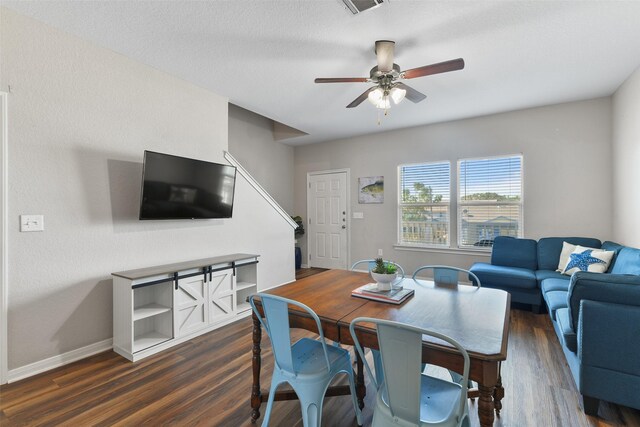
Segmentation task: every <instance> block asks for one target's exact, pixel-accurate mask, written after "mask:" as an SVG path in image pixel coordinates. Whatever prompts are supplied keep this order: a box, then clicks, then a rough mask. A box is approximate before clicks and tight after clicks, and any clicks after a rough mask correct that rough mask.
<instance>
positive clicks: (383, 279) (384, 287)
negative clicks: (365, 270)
mask: <svg viewBox="0 0 640 427" xmlns="http://www.w3.org/2000/svg"><path fill="white" fill-rule="evenodd" d="M371 277H372V278H373V280H375V281H376V284H377V285H378V290H379V291H390V290H391V284H392V283H393V282H394V281H395V280H396V278H397V277H398V273H393V274H379V273H374V272H373V271H372V272H371Z"/></svg>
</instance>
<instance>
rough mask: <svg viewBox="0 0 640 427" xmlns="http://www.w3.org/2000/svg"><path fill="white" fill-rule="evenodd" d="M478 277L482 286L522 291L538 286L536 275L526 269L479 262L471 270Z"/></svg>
mask: <svg viewBox="0 0 640 427" xmlns="http://www.w3.org/2000/svg"><path fill="white" fill-rule="evenodd" d="M469 271H471V272H472V273H473V274H475V275H476V276H478V279H480V283H481V284H482V286H489V287H490V286H491V285H494V286H504V287H507V288H509V287H511V288H521V289H534V288H536V287H537V286H538V282H537V281H536V275H535V273H534V272H533V271H531V270H527V269H526V268H517V267H504V266H501V265H491V264H487V263H484V262H477V263H475V264H473V265H472V266H471V268H470V269H469Z"/></svg>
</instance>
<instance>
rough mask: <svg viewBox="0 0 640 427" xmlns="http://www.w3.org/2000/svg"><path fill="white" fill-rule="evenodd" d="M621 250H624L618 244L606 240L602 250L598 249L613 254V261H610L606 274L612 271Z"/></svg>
mask: <svg viewBox="0 0 640 427" xmlns="http://www.w3.org/2000/svg"><path fill="white" fill-rule="evenodd" d="M622 248H624V246H622V245H621V244H620V243H616V242H610V241H608V240H607V241H606V242H604V243H603V244H602V248H600V249H602V250H605V251H613V252H614V254H613V259H612V260H611V264H609V270H608V271H607V273H611V270H613V266H614V265H615V264H616V257H617V256H618V254H619V253H620V250H621V249H622Z"/></svg>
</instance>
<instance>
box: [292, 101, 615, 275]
mask: <svg viewBox="0 0 640 427" xmlns="http://www.w3.org/2000/svg"><path fill="white" fill-rule="evenodd" d="M610 104H611V101H610V98H601V99H596V100H590V101H583V102H575V103H568V104H560V105H554V106H548V107H541V108H533V109H528V110H522V111H514V112H509V113H503V114H496V115H491V116H484V117H478V118H474V119H467V120H459V121H454V122H447V123H441V124H436V125H429V126H421V127H415V128H409V129H404V130H398V131H390V132H385V133H378V134H372V135H367V136H361V137H357V138H349V139H344V140H338V141H332V142H328V143H323V144H315V145H310V146H302V147H296V150H295V206H296V211H297V212H303V213H304V214H305V215H306V188H305V185H306V174H307V173H308V172H311V171H319V170H328V169H338V168H350V169H351V183H350V186H351V206H350V209H351V211H354V210H355V211H359V212H363V213H364V219H351V230H350V234H351V259H352V260H357V259H363V258H371V257H373V256H375V254H376V250H377V249H378V248H382V249H383V250H384V254H385V257H387V258H390V259H393V260H395V261H398V262H399V263H400V264H402V265H403V266H406V268H407V269H408V270H409V271H413V269H414V268H415V267H417V266H419V265H423V264H427V263H428V264H449V265H457V266H460V267H469V266H470V265H471V264H472V263H473V262H474V261H484V260H486V258H483V257H478V256H469V255H459V254H455V255H452V254H445V253H426V252H415V251H411V252H407V251H399V250H397V249H394V248H393V244H394V243H396V242H397V199H398V194H397V186H398V177H397V173H398V172H397V166H398V165H399V164H404V163H417V162H430V161H438V160H450V161H451V165H452V169H451V171H452V194H451V198H452V200H454V201H455V200H456V198H457V194H456V186H457V181H456V161H457V160H458V159H460V158H474V157H483V156H497V155H504V154H517V153H523V155H524V232H525V236H526V237H530V238H540V237H544V236H564V235H583V236H593V237H598V238H601V239H610V238H611V201H612V197H611V135H610V134H611V123H610V113H611V106H610ZM361 108H368V106H366V105H363V106H362V107H361ZM371 114H372V120H373V119H374V117H375V112H374V111H373V110H372V112H371ZM382 128H384V122H383V124H382ZM374 175H384V177H385V190H384V191H385V193H384V204H381V205H359V204H358V197H357V179H358V177H361V176H374ZM452 208H453V209H454V212H453V218H456V217H457V216H456V212H455V204H454V205H453V206H452ZM451 234H452V235H451V243H452V246H455V245H456V242H457V235H456V225H455V223H453V224H452V227H451ZM304 244H306V241H305V242H304ZM304 249H306V248H304ZM303 259H306V258H303Z"/></svg>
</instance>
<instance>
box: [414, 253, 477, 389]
mask: <svg viewBox="0 0 640 427" xmlns="http://www.w3.org/2000/svg"><path fill="white" fill-rule="evenodd" d="M424 270H433V274H432V277H433V281H434V282H435V283H436V284H444V285H457V284H459V283H460V280H459V278H460V274H463V275H466V277H467V278H468V279H469V280H471V284H472V285H473V286H477V287H478V288H480V287H481V286H482V285H481V284H480V279H479V278H478V276H476V275H475V274H473V273H472V272H470V271H469V270H465V269H464V268H458V267H451V266H448V265H423V266H422V267H420V268H418V269H417V270H416V271H414V272H413V276H412V278H413V280H416V276H417V275H418V273H419V272H421V271H424ZM449 374H450V375H451V379H452V380H453V381H455V382H457V383H459V382H460V381H462V376H461V375H460V374H459V373H457V372H454V371H449ZM467 386H468V387H469V388H471V387H473V383H472V382H471V381H469V383H468V384H467Z"/></svg>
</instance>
